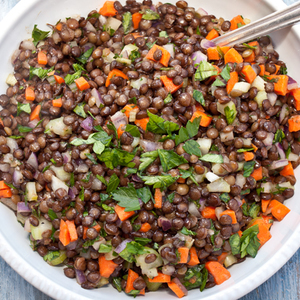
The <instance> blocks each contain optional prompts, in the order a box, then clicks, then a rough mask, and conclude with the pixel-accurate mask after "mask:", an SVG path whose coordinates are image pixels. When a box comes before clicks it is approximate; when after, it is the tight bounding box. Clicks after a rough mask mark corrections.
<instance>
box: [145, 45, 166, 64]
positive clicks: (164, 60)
mask: <svg viewBox="0 0 300 300" xmlns="http://www.w3.org/2000/svg"><path fill="white" fill-rule="evenodd" d="M156 50H160V51H161V52H162V56H161V59H160V60H159V62H160V63H161V64H162V65H163V66H165V67H167V66H168V65H169V60H170V58H171V54H170V53H169V51H167V50H166V49H165V48H163V47H161V46H158V45H153V47H152V48H151V49H150V50H149V52H148V53H147V55H146V56H145V58H147V59H150V60H153V61H157V60H155V59H154V52H155V51H156Z"/></svg>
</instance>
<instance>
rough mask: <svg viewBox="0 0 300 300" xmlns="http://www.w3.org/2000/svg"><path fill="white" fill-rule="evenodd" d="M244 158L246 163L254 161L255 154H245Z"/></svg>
mask: <svg viewBox="0 0 300 300" xmlns="http://www.w3.org/2000/svg"><path fill="white" fill-rule="evenodd" d="M244 158H245V161H250V160H253V159H254V153H253V152H244Z"/></svg>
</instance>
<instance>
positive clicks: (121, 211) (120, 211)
mask: <svg viewBox="0 0 300 300" xmlns="http://www.w3.org/2000/svg"><path fill="white" fill-rule="evenodd" d="M115 212H116V214H117V215H118V217H119V219H120V220H121V221H125V220H127V219H129V218H130V217H131V216H133V215H134V211H125V208H124V207H121V206H119V205H116V206H115Z"/></svg>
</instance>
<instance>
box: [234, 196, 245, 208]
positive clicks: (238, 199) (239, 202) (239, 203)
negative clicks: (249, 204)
mask: <svg viewBox="0 0 300 300" xmlns="http://www.w3.org/2000/svg"><path fill="white" fill-rule="evenodd" d="M234 199H235V200H236V201H237V203H238V205H239V206H242V205H243V202H242V200H241V199H240V197H236V198H234Z"/></svg>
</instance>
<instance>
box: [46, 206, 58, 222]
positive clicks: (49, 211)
mask: <svg viewBox="0 0 300 300" xmlns="http://www.w3.org/2000/svg"><path fill="white" fill-rule="evenodd" d="M48 216H49V218H50V219H51V221H53V220H55V219H57V215H56V213H55V212H54V211H53V210H52V209H51V208H50V209H49V210H48Z"/></svg>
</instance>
